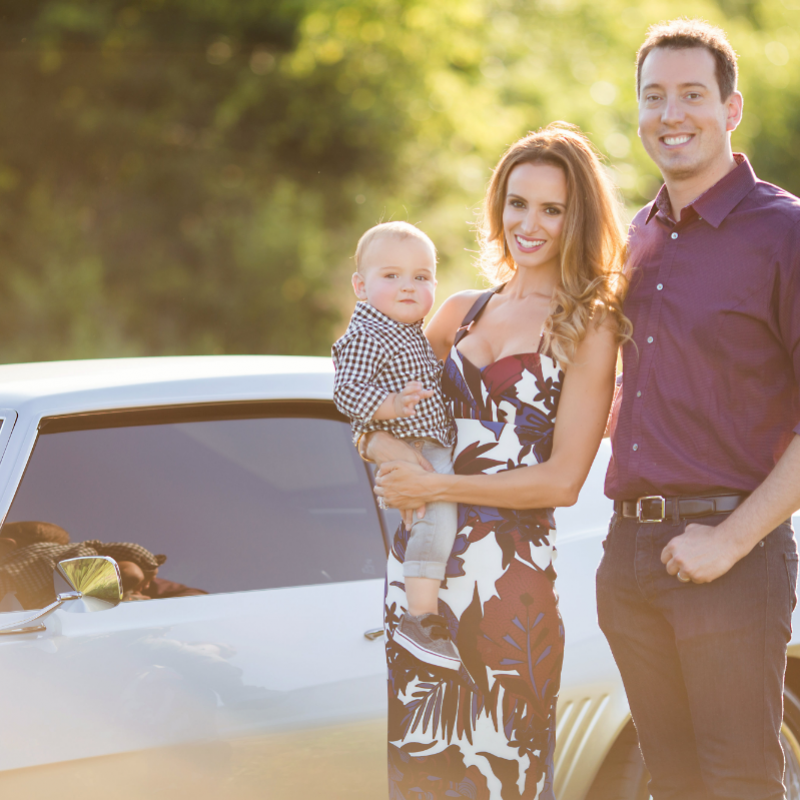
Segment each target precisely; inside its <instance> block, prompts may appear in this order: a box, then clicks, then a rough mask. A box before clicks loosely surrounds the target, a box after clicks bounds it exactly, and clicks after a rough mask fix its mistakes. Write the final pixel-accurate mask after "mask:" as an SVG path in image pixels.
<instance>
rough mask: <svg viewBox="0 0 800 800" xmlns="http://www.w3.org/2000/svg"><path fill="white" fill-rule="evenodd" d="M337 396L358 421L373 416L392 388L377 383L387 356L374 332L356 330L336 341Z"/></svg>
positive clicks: (339, 403) (338, 402)
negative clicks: (385, 387)
mask: <svg viewBox="0 0 800 800" xmlns="http://www.w3.org/2000/svg"><path fill="white" fill-rule="evenodd" d="M332 356H333V365H334V368H335V370H336V372H335V375H334V379H333V400H334V402H335V403H336V407H337V408H338V409H339V411H341V412H342V413H343V414H344V415H345V416H347V417H349V418H350V419H351V420H353V421H354V422H355V423H360V424H361V425H364V424H366V423H368V422H370V421H371V420H372V418H373V417H374V416H375V412H376V411H377V410H378V407H379V406H380V404H381V403H382V402H383V401H384V400H385V399H386V398H387V397H388V396H389V391H388V390H387V389H383V388H381V387H379V386H376V385H375V383H374V380H375V377H376V375H378V373H379V372H380V371H381V369H382V368H383V366H384V363H385V361H386V358H387V354H386V352H385V350H384V348H382V347H381V345H380V344H379V343H378V342H377V341H376V340H375V339H374V338H373V337H371V336H369V335H368V334H365V333H363V332H360V331H354V332H353V333H352V334H350V335H348V336H345V337H344V338H343V339H340V340H339V341H338V342H336V343H335V344H334V345H333V349H332Z"/></svg>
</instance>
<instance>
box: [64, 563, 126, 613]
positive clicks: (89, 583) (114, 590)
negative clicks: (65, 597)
mask: <svg viewBox="0 0 800 800" xmlns="http://www.w3.org/2000/svg"><path fill="white" fill-rule="evenodd" d="M56 575H58V576H59V577H61V578H62V579H63V580H64V581H65V582H66V584H67V587H68V591H73V592H79V593H80V594H81V598H80V599H81V601H82V602H80V603H75V602H73V603H70V604H69V605H68V606H67V607H66V608H65V609H64V610H65V611H76V612H79V613H80V612H85V611H104V610H105V609H107V608H113V607H114V606H116V605H119V603H120V602H121V601H122V580H121V578H120V573H119V567H118V566H117V562H116V561H114V559H113V558H109V557H108V556H90V557H86V558H68V559H66V560H65V561H59V562H58V564H57V565H56V568H55V571H54V574H53V578H54V579H55V578H56ZM54 583H55V580H54Z"/></svg>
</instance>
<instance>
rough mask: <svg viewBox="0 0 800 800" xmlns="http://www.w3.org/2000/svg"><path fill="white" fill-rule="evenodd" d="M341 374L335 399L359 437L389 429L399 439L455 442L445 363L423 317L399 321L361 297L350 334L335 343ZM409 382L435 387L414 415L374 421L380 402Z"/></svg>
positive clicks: (337, 364)
mask: <svg viewBox="0 0 800 800" xmlns="http://www.w3.org/2000/svg"><path fill="white" fill-rule="evenodd" d="M332 356H333V364H334V367H335V368H336V375H335V377H334V382H333V399H334V402H335V403H336V407H337V408H338V409H339V410H340V411H341V412H342V413H343V414H345V415H346V416H348V417H349V418H350V421H351V424H352V427H353V439H354V440H356V439H357V438H358V437H359V436H360V435H361V434H362V433H369V432H370V431H377V430H383V431H388V432H389V433H392V434H393V435H394V436H396V437H397V438H399V439H421V438H429V439H435V440H436V441H437V442H439V443H440V444H442V445H445V446H447V447H449V446H450V445H452V444H453V442H454V441H455V430H454V427H453V422H452V420H451V419H450V416H449V414H448V412H447V410H446V408H445V405H444V401H443V400H442V390H441V375H442V364H441V362H440V361H439V359H437V358H436V356H435V354H434V352H433V350H432V349H431V346H430V344H429V343H428V340H427V339H426V338H425V334H424V333H423V332H422V322H421V321H420V322H415V323H414V324H411V325H408V324H405V323H402V322H395V321H394V320H393V319H391V318H390V317H387V316H386V315H385V314H382V313H381V312H380V311H378V310H377V309H376V308H374V307H373V306H371V305H370V304H369V303H365V302H359V303H357V304H356V309H355V311H354V312H353V316H352V318H351V319H350V325H349V326H348V328H347V331H346V332H345V334H344V336H342V338H341V339H338V340H337V341H336V342H334V344H333V348H332ZM409 381H419V382H420V383H421V384H422V385H423V386H424V387H425V388H426V389H433V391H434V392H435V394H434V395H433V397H430V398H427V399H425V400H422V401H421V402H420V403H419V404H418V405H417V407H416V413H415V415H414V416H413V417H404V418H398V419H389V420H374V419H373V416H374V414H375V412H376V411H377V410H378V406H380V404H381V403H382V402H383V401H384V400H385V399H386V397H387V396H388V395H389V394H390V393H391V392H399V391H401V390H402V389H403V388H404V387H405V385H406V384H407V383H408V382H409Z"/></svg>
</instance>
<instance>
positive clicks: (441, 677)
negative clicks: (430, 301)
mask: <svg viewBox="0 0 800 800" xmlns="http://www.w3.org/2000/svg"><path fill="white" fill-rule="evenodd" d="M480 237H481V261H482V266H483V268H484V271H485V272H486V273H487V274H488V275H489V277H490V278H492V279H493V280H494V281H495V282H496V283H497V285H496V286H495V288H494V289H493V290H490V291H489V292H462V293H460V294H457V295H455V296H453V297H451V298H450V299H449V300H447V301H446V302H445V303H444V305H443V306H442V307H441V309H440V310H439V311H438V312H437V314H436V315H435V316H434V318H433V319H432V320H431V322H430V324H429V326H428V328H427V330H426V334H427V336H428V338H429V340H430V342H431V344H432V346H433V349H434V351H435V352H436V354H437V355H438V356H439V357H440V358H442V359H445V372H444V377H443V390H444V393H445V397H446V398H447V400H448V402H449V404H450V408H451V410H452V413H453V416H454V417H455V422H456V426H457V431H458V443H457V445H456V448H455V453H454V458H455V472H456V474H455V475H438V474H433V473H430V472H428V471H426V469H425V468H424V467H425V465H424V464H423V463H422V460H421V459H420V458H419V457H418V456H417V455H416V453H415V452H414V451H413V449H412V448H409V447H407V446H406V445H404V444H403V443H401V442H398V441H396V440H394V439H392V438H391V437H390V436H388V435H387V434H384V433H380V432H379V433H374V434H371V435H370V436H369V437H368V438H367V439H366V440H362V454H364V455H365V456H366V457H367V458H369V459H372V460H375V461H377V462H379V463H380V464H382V465H383V466H382V467H381V469H380V471H379V473H378V479H377V486H376V490H375V491H376V493H377V494H378V495H379V497H380V498H382V499H383V501H385V502H386V503H387V504H388V505H391V506H394V507H397V508H401V509H405V510H408V509H413V508H417V507H418V506H420V505H421V504H423V503H429V502H433V501H434V500H445V501H451V502H458V503H459V515H458V521H459V533H458V536H457V538H456V544H455V546H454V549H453V552H452V555H451V558H450V561H449V563H448V568H447V574H446V578H445V581H444V583H443V585H442V590H441V591H440V594H439V597H440V601H439V609H440V616H441V618H442V619H441V623H440V626H441V631H440V635H442V636H447V635H448V634H449V635H450V636H451V637H452V638H453V640H454V641H455V643H456V645H457V647H458V649H459V652H460V654H461V657H462V661H463V665H464V666H463V669H462V670H461V671H460V672H459V673H457V674H454V673H449V674H448V673H446V672H445V671H439V670H436V669H435V668H432V667H429V666H428V665H424V664H421V663H420V662H417V661H416V660H415V659H414V658H413V657H412V656H410V655H409V654H408V653H407V652H406V651H405V650H403V649H401V648H399V647H396V646H395V645H394V643H393V641H392V636H393V632H394V628H395V626H396V624H397V620H398V618H399V616H400V615H401V613H402V609H403V608H404V603H405V598H404V592H403V573H402V562H403V557H404V548H405V542H406V540H407V536H408V534H407V532H406V530H405V529H404V528H402V527H401V528H400V530H398V532H397V533H396V534H395V537H394V541H393V544H392V551H391V554H390V556H389V564H388V574H387V594H386V610H385V613H386V631H387V640H388V641H387V659H388V664H389V783H390V796H391V797H392V798H397V800H399V799H400V798H403V800H410V798H414V800H417V798H434V799H435V800H440V798H441V800H444V799H445V798H451V797H470V798H492V800H501V798H502V800H512V798H542V800H547V798H553V788H552V783H553V750H554V747H555V706H556V697H557V694H558V688H559V681H560V673H561V661H562V654H563V648H564V630H563V626H562V623H561V617H560V615H559V613H558V606H557V598H556V594H555V590H554V585H553V584H554V580H555V577H556V573H555V570H554V568H553V559H554V557H555V547H554V542H555V525H554V520H553V509H552V507H553V506H567V505H571V504H573V503H575V501H576V499H577V497H578V492H579V490H580V488H581V486H582V484H583V482H584V480H585V479H586V476H587V474H588V472H589V468H590V467H591V464H592V460H593V459H594V456H595V454H596V453H597V449H598V446H599V444H600V440H601V438H602V435H603V431H604V429H605V426H606V421H607V418H608V411H609V407H610V404H611V400H612V396H613V392H614V370H615V363H616V356H617V349H618V345H619V343H620V342H621V341H622V340H624V339H625V338H626V337H627V336H628V335H629V334H630V323H629V322H628V321H627V320H626V319H625V318H624V316H623V315H622V313H621V311H620V304H621V299H622V297H621V295H622V286H623V280H622V276H621V265H622V259H623V255H624V234H623V226H622V224H621V220H620V214H619V206H618V203H617V200H616V197H615V192H614V189H613V187H612V185H611V184H610V182H609V180H608V178H607V177H606V175H605V173H604V171H603V168H602V166H601V163H600V160H599V158H598V156H597V154H596V152H595V151H594V149H593V148H592V146H591V144H590V143H589V142H588V140H587V139H586V138H585V137H584V136H583V135H581V134H580V133H579V132H578V131H577V130H576V129H575V128H573V127H572V126H568V125H566V124H564V123H556V124H554V125H551V126H549V127H547V128H545V129H544V130H541V131H539V132H537V133H533V134H529V135H528V136H526V137H525V138H523V139H521V140H520V141H518V142H517V143H516V144H514V145H512V147H511V148H510V149H509V150H508V152H506V154H505V155H504V156H503V158H502V159H501V160H500V163H499V164H498V166H497V168H496V169H495V172H494V175H493V178H492V181H491V183H490V185H489V189H488V192H487V195H486V198H485V201H484V215H483V223H482V226H481V231H480ZM530 509H535V510H530Z"/></svg>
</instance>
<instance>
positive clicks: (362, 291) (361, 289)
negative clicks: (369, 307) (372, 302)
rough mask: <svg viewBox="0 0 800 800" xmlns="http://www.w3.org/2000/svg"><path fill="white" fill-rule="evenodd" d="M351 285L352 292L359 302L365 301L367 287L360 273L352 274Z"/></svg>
mask: <svg viewBox="0 0 800 800" xmlns="http://www.w3.org/2000/svg"><path fill="white" fill-rule="evenodd" d="M350 280H351V282H352V284H353V291H354V292H355V293H356V297H357V298H358V299H359V300H366V299H367V285H366V284H365V283H364V276H363V275H362V274H361V273H360V272H354V273H353V277H352V278H351V279H350Z"/></svg>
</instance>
